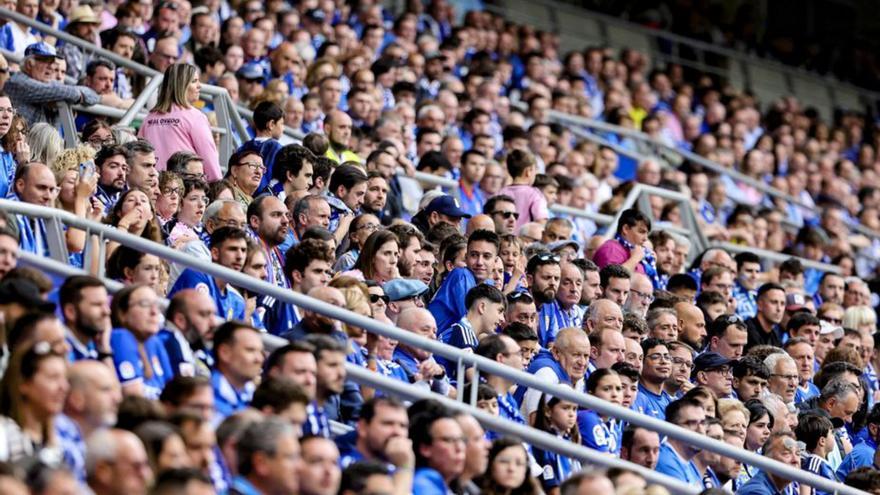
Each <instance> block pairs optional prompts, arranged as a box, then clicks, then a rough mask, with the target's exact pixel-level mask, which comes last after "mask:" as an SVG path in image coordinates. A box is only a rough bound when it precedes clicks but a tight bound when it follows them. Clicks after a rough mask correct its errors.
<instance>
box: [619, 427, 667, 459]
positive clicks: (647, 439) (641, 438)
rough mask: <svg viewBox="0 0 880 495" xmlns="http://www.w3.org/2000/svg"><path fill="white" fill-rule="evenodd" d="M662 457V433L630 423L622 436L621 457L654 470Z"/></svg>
mask: <svg viewBox="0 0 880 495" xmlns="http://www.w3.org/2000/svg"><path fill="white" fill-rule="evenodd" d="M659 457H660V434H659V433H657V432H656V431H654V430H649V429H647V428H642V427H641V426H636V425H629V426H627V427H626V428H625V429H624V430H623V434H622V435H621V438H620V458H621V459H623V460H625V461H629V462H632V463H633V464H638V465H639V466H643V467H646V468H648V469H650V470H654V468H656V467H657V459H658V458H659Z"/></svg>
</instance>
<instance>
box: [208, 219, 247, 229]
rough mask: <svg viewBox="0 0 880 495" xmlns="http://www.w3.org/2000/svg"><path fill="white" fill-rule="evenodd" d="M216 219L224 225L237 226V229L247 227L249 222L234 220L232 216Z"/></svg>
mask: <svg viewBox="0 0 880 495" xmlns="http://www.w3.org/2000/svg"><path fill="white" fill-rule="evenodd" d="M214 221H215V222H217V223H218V224H220V225H221V226H224V227H235V228H237V229H242V230H244V229H245V228H247V223H245V222H236V221H235V220H233V219H231V218H217V219H215V220H214Z"/></svg>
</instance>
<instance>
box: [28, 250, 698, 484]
mask: <svg viewBox="0 0 880 495" xmlns="http://www.w3.org/2000/svg"><path fill="white" fill-rule="evenodd" d="M19 260H20V262H21V263H22V264H24V265H25V266H31V267H33V268H37V269H40V270H43V271H45V272H49V273H55V274H58V275H63V276H65V277H72V276H76V275H84V274H85V273H86V272H85V271H83V270H81V269H79V268H76V267H73V266H70V265H68V264H65V263H61V262H58V261H55V260H53V259H50V258H43V257H41V256H37V255H35V254H33V253H28V252H21V253H20V256H19ZM101 280H102V282H103V283H104V285H105V286H106V287H107V290H108V292H110V293H111V294H115V293H116V292H118V291H120V290H122V288H123V287H125V286H124V285H123V284H122V283H120V282H117V281H115V280H110V279H107V278H102V279H101ZM160 304H161V305H162V306H163V308H164V307H167V305H168V300H167V299H164V298H160ZM287 343H288V342H287V341H286V340H284V339H282V338H280V337H276V336H274V335H269V334H263V344H264V346H265V349H266V351H268V352H272V351H274V350H275V349H278V348H280V347H282V346H284V345H285V344H287ZM345 370H346V373H347V376H348V377H349V378H351V379H352V380H354V381H355V382H356V383H359V384H361V385H365V386H368V387H371V388H375V389H378V390H382V391H383V392H386V393H391V394H392V395H396V396H399V397H401V398H403V399H405V400H410V401H416V400H420V399H433V400H437V401H439V402H441V403H443V404H444V405H445V406H446V407H448V408H450V409H451V410H453V411H455V412H463V413H467V414H470V415H472V416H474V417H475V418H476V419H477V420H478V421H479V422H480V423H481V424H482V425H483V426H484V427H486V428H489V429H491V430H493V431H495V432H498V433H502V434H505V435H510V436H514V437H517V438H519V439H521V440H523V441H526V442H528V443H530V444H531V445H533V446H536V447H539V448H541V449H544V450H549V451H552V452H555V453H557V454H560V455H565V456H570V457H576V458H578V459H580V460H582V461H586V462H589V463H591V464H594V465H599V466H602V467H605V468H621V469H626V470H629V471H634V472H636V473H638V474H640V475H642V476H643V477H644V478H645V479H646V480H647V481H648V482H651V483H656V484H659V485H662V486H664V487H666V488H668V489H669V490H670V491H671V492H672V493H675V494H682V495H696V494H697V493H699V492H700V490H699V489H697V488H695V487H691V486H689V485H687V484H684V483H682V482H681V481H679V480H677V479H675V478H672V477H670V476H667V475H664V474H660V473H657V472H655V471H652V470H650V469H647V468H645V467H642V466H639V465H637V464H634V463H632V462H629V461H624V460H622V459H618V458H616V457H612V456H608V455H606V454H602V453H599V452H597V451H595V450H593V449H589V448H587V447H584V446H582V445H578V444H575V443H571V442H560V441H559V438H558V437H556V436H555V435H550V434H549V433H545V432H542V431H539V430H535V429H534V428H530V427H528V426H525V425H521V424H518V423H515V422H513V421H510V420H508V419H503V418H500V417H498V416H492V415H489V414H487V413H485V412H483V411H482V410H480V409H478V408H476V407H475V406H473V405H471V404H465V403H463V402H458V401H455V400H452V399H449V398H447V397H445V396H442V395H439V394H436V393H434V392H429V391H427V390H424V389H421V388H418V387H416V386H414V385H412V384H409V383H404V382H401V381H399V380H394V379H391V378H388V377H385V376H382V375H380V374H378V373H375V372H372V371H369V370H367V369H365V368H363V367H361V366H358V365H355V364H352V363H345ZM330 429H331V433H333V434H336V435H342V434H345V433H348V432H350V431H351V430H352V428H351V427H350V426H348V425H345V424H343V423H338V422H336V421H331V425H330Z"/></svg>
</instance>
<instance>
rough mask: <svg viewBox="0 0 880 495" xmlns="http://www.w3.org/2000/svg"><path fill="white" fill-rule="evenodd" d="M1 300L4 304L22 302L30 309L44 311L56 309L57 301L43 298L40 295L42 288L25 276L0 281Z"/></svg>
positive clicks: (49, 311)
mask: <svg viewBox="0 0 880 495" xmlns="http://www.w3.org/2000/svg"><path fill="white" fill-rule="evenodd" d="M0 301H3V303H4V304H9V303H17V304H21V305H22V306H24V307H25V308H27V310H28V311H33V310H37V311H43V312H46V313H51V312H54V311H55V303H53V302H49V301H46V300H43V298H41V297H40V289H38V288H37V286H36V285H35V284H34V283H33V282H31V281H30V280H25V279H23V278H11V279H7V280H4V281H2V282H0Z"/></svg>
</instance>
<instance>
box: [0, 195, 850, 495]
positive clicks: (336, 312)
mask: <svg viewBox="0 0 880 495" xmlns="http://www.w3.org/2000/svg"><path fill="white" fill-rule="evenodd" d="M0 209H2V210H3V211H6V212H8V213H12V214H16V215H25V216H27V217H30V218H35V219H43V220H44V221H46V222H49V223H51V224H52V225H54V226H56V228H53V229H49V228H48V225H47V236H49V237H53V236H54V237H57V238H56V239H55V240H51V239H50V243H51V242H54V243H58V244H60V243H63V242H64V236H63V231H62V230H61V225H62V224H64V225H66V226H68V227H72V228H77V229H81V230H85V231H87V232H90V234H92V235H98V236H99V238H100V239H102V241H103V240H104V239H106V240H111V241H115V242H118V243H120V244H123V245H126V246H128V247H130V248H133V249H136V250H139V251H142V252H145V253H148V254H152V255H155V256H157V257H159V258H162V259H165V260H167V261H169V262H173V263H179V264H181V265H183V266H186V267H189V268H192V269H195V270H198V271H200V272H202V273H205V274H207V275H210V276H212V277H218V278H221V279H223V280H225V281H227V282H228V283H231V284H232V285H234V286H237V287H242V288H244V289H246V290H248V291H250V292H251V293H254V294H260V295H268V296H270V297H274V298H275V299H277V300H278V301H281V302H284V303H287V304H294V305H296V306H298V307H300V308H302V309H305V310H308V311H313V312H316V313H320V314H323V315H325V316H328V317H330V318H333V319H336V320H338V321H340V322H344V323H346V324H349V325H354V326H357V327H360V328H363V329H364V330H365V331H368V332H372V333H375V334H378V335H382V336H384V337H387V338H390V339H394V340H397V341H398V342H401V343H404V344H406V345H410V346H413V347H418V348H421V349H424V350H426V351H429V352H431V353H433V354H436V355H440V356H443V357H444V358H446V359H449V360H451V361H452V362H455V363H456V364H457V379H458V390H457V391H458V397H462V398H463V391H464V380H465V374H464V373H465V370H466V368H470V370H471V371H472V372H473V374H472V376H471V379H472V380H473V381H478V380H479V376H480V373H488V374H492V375H497V376H502V377H504V378H506V379H508V380H510V381H511V382H514V383H517V384H519V385H522V386H526V387H529V388H533V389H535V390H539V391H541V392H542V393H546V394H549V395H553V396H555V397H559V398H561V399H564V400H567V401H571V402H574V403H575V404H577V405H578V406H580V407H583V408H587V409H591V410H594V411H596V412H598V413H599V414H602V415H607V416H610V417H613V418H616V419H618V420H619V421H626V422H627V423H629V424H632V425H637V426H640V427H643V428H647V429H650V430H653V431H657V432H658V433H660V434H661V435H663V436H667V437H671V438H675V439H677V440H680V441H684V442H687V443H689V444H691V445H694V446H696V447H699V448H701V449H703V450H708V451H711V452H716V453H718V454H721V455H724V456H726V457H729V458H731V459H735V460H737V461H740V462H742V463H745V464H748V465H751V466H754V467H756V468H759V469H763V470H766V471H768V472H771V473H774V474H776V475H779V476H783V477H785V478H786V479H789V480H792V481H797V482H799V483H801V484H804V485H807V486H811V487H814V488H816V489H819V490H823V491H827V492H837V493H838V494H840V495H866V494H865V493H864V492H862V491H860V490H856V489H854V488H852V487H849V486H846V485H844V484H842V483H836V482H831V481H830V480H827V479H825V478H821V477H819V476H816V475H815V474H812V473H809V472H806V471H802V470H800V469H796V468H793V467H791V466H789V465H786V464H783V463H780V462H778V461H775V460H772V459H770V458H767V457H764V456H761V455H758V454H756V453H754V452H749V451H747V450H744V449H739V448H735V447H733V446H731V445H729V444H727V443H724V442H721V441H718V440H714V439H711V438H709V437H706V436H703V435H700V434H698V433H695V432H692V431H690V430H686V429H684V428H681V427H679V426H676V425H673V424H671V423H667V422H665V421H661V420H659V419H655V418H652V417H649V416H646V415H643V414H640V413H638V412H636V411H633V410H631V409H626V408H623V407H621V406H618V405H615V404H611V403H609V402H605V401H604V400H601V399H597V398H595V397H593V396H590V395H588V394H582V393H579V392H576V391H575V390H574V389H572V388H571V387H568V386H564V385H554V384H548V383H546V382H543V381H541V380H540V379H538V378H536V377H535V376H534V375H531V374H529V373H526V372H524V371H521V370H515V369H513V368H510V367H509V366H506V365H503V364H500V363H498V362H496V361H492V360H489V359H486V358H484V357H482V356H477V355H475V354H473V353H466V352H462V351H461V349H458V348H455V347H452V346H449V345H446V344H443V343H441V342H437V341H435V340H431V339H427V338H424V337H422V336H419V335H416V334H414V333H411V332H407V331H404V330H401V329H399V328H396V327H394V326H391V325H388V324H385V323H381V322H378V321H376V320H373V319H372V318H369V317H366V316H363V315H359V314H356V313H353V312H351V311H348V310H347V309H345V308H341V307H337V306H333V305H331V304H328V303H325V302H323V301H320V300H317V299H313V298H311V297H308V296H306V295H303V294H298V293H296V292H293V291H291V290H287V289H282V288H280V287H277V286H275V285H272V284H269V283H267V282H264V281H262V280H258V279H256V278H253V277H250V276H248V275H245V274H243V273H241V272H237V271H234V270H231V269H229V268H226V267H223V266H219V265H215V264H213V263H211V262H206V261H202V260H197V259H194V258H193V257H192V256H188V255H186V254H184V253H182V252H180V251H176V250H174V249H171V248H169V247H166V246H164V245H161V244H158V243H155V242H153V241H150V240H147V239H144V238H141V237H138V236H134V235H132V234H129V233H127V232H122V231H120V230H118V229H116V228H115V227H113V226H110V225H104V224H100V223H97V222H93V221H90V220H87V219H84V218H80V217H77V216H76V215H73V214H72V213H69V212H65V211H60V210H57V209H54V208H49V207H42V206H37V205H31V204H26V203H21V202H18V201H10V200H5V199H2V200H0ZM65 251H66V250H65ZM53 257H54V256H53ZM57 261H59V262H60V263H66V262H67V259H66V258H64V259H57ZM86 266H88V265H86ZM469 399H470V400H469V402H470V404H471V405H472V406H475V405H476V395H475V394H471V396H470V397H469Z"/></svg>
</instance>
